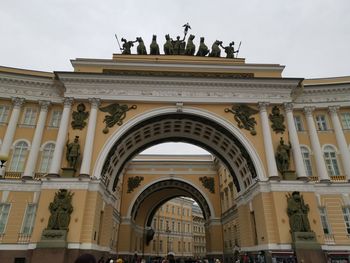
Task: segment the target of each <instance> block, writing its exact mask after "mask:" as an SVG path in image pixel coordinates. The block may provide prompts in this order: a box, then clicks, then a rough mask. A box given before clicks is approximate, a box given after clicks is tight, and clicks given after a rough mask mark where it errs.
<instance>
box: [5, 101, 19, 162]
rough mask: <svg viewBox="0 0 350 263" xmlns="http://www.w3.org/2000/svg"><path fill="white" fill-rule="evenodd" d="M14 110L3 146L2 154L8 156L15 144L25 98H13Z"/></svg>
mask: <svg viewBox="0 0 350 263" xmlns="http://www.w3.org/2000/svg"><path fill="white" fill-rule="evenodd" d="M12 101H13V110H12V113H11V118H10V121H9V123H8V125H7V129H6V133H5V137H4V140H3V142H2V145H1V154H2V155H6V156H8V154H9V152H10V148H11V145H12V142H13V137H14V136H15V132H16V128H17V123H18V119H19V115H20V112H21V107H22V105H23V103H24V99H23V98H13V99H12Z"/></svg>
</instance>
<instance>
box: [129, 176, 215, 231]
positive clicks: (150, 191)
mask: <svg viewBox="0 0 350 263" xmlns="http://www.w3.org/2000/svg"><path fill="white" fill-rule="evenodd" d="M180 196H185V197H190V198H192V199H193V200H195V201H196V202H197V203H198V205H199V206H200V208H201V210H202V212H203V217H204V218H205V219H206V220H208V219H210V218H211V216H212V215H213V214H214V211H212V209H213V207H212V205H210V204H209V203H208V202H210V200H207V199H206V198H205V197H204V196H203V194H202V193H201V192H200V191H199V190H198V189H196V188H195V187H194V186H192V185H190V184H189V183H187V182H185V181H179V180H173V179H171V180H162V181H159V182H156V183H154V184H152V185H150V186H148V187H147V188H146V189H144V190H143V191H142V192H141V193H140V194H139V195H138V197H137V198H136V200H135V202H133V206H132V209H131V215H130V216H131V219H132V220H133V221H134V222H135V223H137V224H140V225H145V226H151V224H152V219H153V217H154V215H155V213H156V212H157V210H158V209H159V208H160V207H161V206H162V205H163V204H164V203H166V202H167V201H169V200H171V199H173V198H176V197H180Z"/></svg>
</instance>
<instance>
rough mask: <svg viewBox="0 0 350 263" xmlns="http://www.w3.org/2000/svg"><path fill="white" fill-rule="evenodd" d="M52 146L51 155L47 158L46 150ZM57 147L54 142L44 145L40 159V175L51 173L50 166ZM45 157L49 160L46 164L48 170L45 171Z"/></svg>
mask: <svg viewBox="0 0 350 263" xmlns="http://www.w3.org/2000/svg"><path fill="white" fill-rule="evenodd" d="M51 145H53V147H51V148H50V149H49V151H50V152H49V155H48V156H45V155H44V154H45V151H46V148H47V147H50V146H51ZM55 147H56V144H55V143H54V142H48V143H46V144H45V145H44V147H43V148H42V151H41V158H40V165H39V172H40V173H47V172H49V170H50V166H51V163H52V159H53V153H54V151H55ZM44 157H45V158H48V161H47V164H46V170H45V169H43V161H44Z"/></svg>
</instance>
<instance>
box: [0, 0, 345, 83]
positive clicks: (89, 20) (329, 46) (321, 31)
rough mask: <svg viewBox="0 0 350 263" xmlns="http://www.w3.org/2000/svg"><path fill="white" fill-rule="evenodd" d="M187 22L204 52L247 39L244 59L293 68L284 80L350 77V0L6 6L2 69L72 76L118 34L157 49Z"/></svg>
mask: <svg viewBox="0 0 350 263" xmlns="http://www.w3.org/2000/svg"><path fill="white" fill-rule="evenodd" d="M186 22H189V23H190V25H191V27H192V30H190V33H191V34H194V35H195V36H196V38H195V44H197V47H198V42H199V38H200V37H201V36H204V37H205V39H206V44H207V45H208V47H210V46H211V45H212V43H213V41H214V40H216V39H218V40H222V41H223V42H224V44H225V45H227V44H228V43H229V42H231V41H232V40H233V41H235V42H236V43H237V44H238V43H239V42H240V41H242V46H241V50H240V54H239V56H240V57H244V58H246V61H247V62H248V63H277V64H282V65H285V66H286V69H285V71H284V74H283V75H284V77H303V78H317V77H329V76H344V75H350V66H349V65H350V63H349V62H350V51H349V49H350V0H242V1H236V0H224V1H220V0H219V1H207V0H201V1H198V0H197V1H194V0H192V1H188V0H187V1H185V0H177V1H175V0H139V1H133V0H102V1H90V0H69V1H68V0H30V1H26V0H1V5H0V36H1V38H0V65H2V66H8V67H19V68H26V69H34V70H43V71H60V70H67V71H70V70H72V67H71V64H70V61H69V60H70V59H74V58H77V57H80V58H107V59H109V58H111V57H112V53H116V52H118V51H119V50H118V46H117V43H116V40H115V38H114V34H115V33H117V34H118V36H119V38H121V37H125V38H127V39H128V40H134V39H135V38H136V37H138V36H141V37H142V38H143V39H144V41H145V44H146V46H147V48H148V50H149V44H150V41H151V38H152V34H156V35H157V36H158V43H159V44H160V47H162V46H163V43H164V35H165V34H167V33H169V34H170V35H171V37H173V38H175V37H176V36H177V35H181V36H182V35H183V28H182V25H183V24H185V23H186ZM161 49H162V48H161ZM161 52H162V50H161Z"/></svg>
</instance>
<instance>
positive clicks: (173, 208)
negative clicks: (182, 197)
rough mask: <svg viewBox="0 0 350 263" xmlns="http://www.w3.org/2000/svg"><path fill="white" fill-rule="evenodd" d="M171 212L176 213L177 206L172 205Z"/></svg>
mask: <svg viewBox="0 0 350 263" xmlns="http://www.w3.org/2000/svg"><path fill="white" fill-rule="evenodd" d="M171 213H172V214H175V206H172V207H171Z"/></svg>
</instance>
